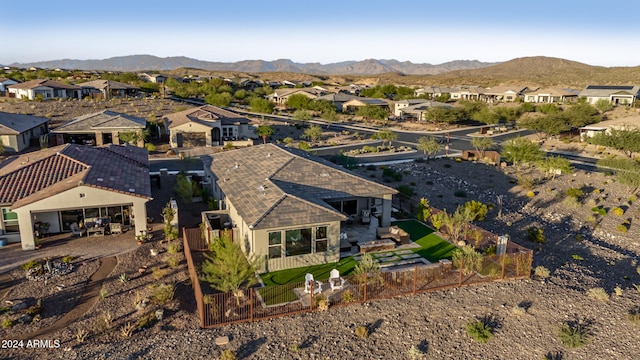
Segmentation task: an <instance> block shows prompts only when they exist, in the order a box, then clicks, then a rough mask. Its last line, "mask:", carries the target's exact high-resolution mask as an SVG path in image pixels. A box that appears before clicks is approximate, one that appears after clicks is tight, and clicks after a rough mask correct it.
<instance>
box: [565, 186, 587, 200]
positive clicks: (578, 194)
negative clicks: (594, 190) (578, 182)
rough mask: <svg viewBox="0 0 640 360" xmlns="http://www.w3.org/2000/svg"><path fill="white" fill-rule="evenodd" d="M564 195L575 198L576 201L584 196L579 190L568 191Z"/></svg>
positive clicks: (571, 189)
mask: <svg viewBox="0 0 640 360" xmlns="http://www.w3.org/2000/svg"><path fill="white" fill-rule="evenodd" d="M564 194H565V195H567V196H568V197H572V198H575V199H576V200H578V199H580V198H581V197H582V196H583V195H584V193H583V192H582V190H580V189H577V188H570V189H567V191H565V192H564Z"/></svg>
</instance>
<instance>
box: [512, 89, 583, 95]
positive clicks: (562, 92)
mask: <svg viewBox="0 0 640 360" xmlns="http://www.w3.org/2000/svg"><path fill="white" fill-rule="evenodd" d="M538 94H541V95H550V96H578V91H576V90H572V89H561V88H555V87H549V88H543V89H536V90H532V91H527V92H525V93H524V95H538Z"/></svg>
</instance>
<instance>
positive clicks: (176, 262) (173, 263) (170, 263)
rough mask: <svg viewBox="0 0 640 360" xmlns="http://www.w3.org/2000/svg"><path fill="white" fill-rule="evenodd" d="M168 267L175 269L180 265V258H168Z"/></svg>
mask: <svg viewBox="0 0 640 360" xmlns="http://www.w3.org/2000/svg"><path fill="white" fill-rule="evenodd" d="M167 265H168V266H169V267H170V268H172V269H173V268H174V267H176V266H178V265H180V258H179V257H177V256H170V257H169V258H167Z"/></svg>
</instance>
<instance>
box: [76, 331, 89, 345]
mask: <svg viewBox="0 0 640 360" xmlns="http://www.w3.org/2000/svg"><path fill="white" fill-rule="evenodd" d="M87 336H89V330H87V329H83V328H79V329H78V330H77V331H76V341H77V342H78V344H81V343H83V342H84V341H85V340H86V339H87Z"/></svg>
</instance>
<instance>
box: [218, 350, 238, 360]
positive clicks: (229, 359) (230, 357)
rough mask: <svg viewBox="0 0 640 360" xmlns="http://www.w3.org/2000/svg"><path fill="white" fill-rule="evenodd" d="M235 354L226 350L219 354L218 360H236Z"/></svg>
mask: <svg viewBox="0 0 640 360" xmlns="http://www.w3.org/2000/svg"><path fill="white" fill-rule="evenodd" d="M237 359H238V358H237V357H236V354H234V353H233V351H231V350H229V349H227V350H225V351H223V352H222V354H220V360H237Z"/></svg>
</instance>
